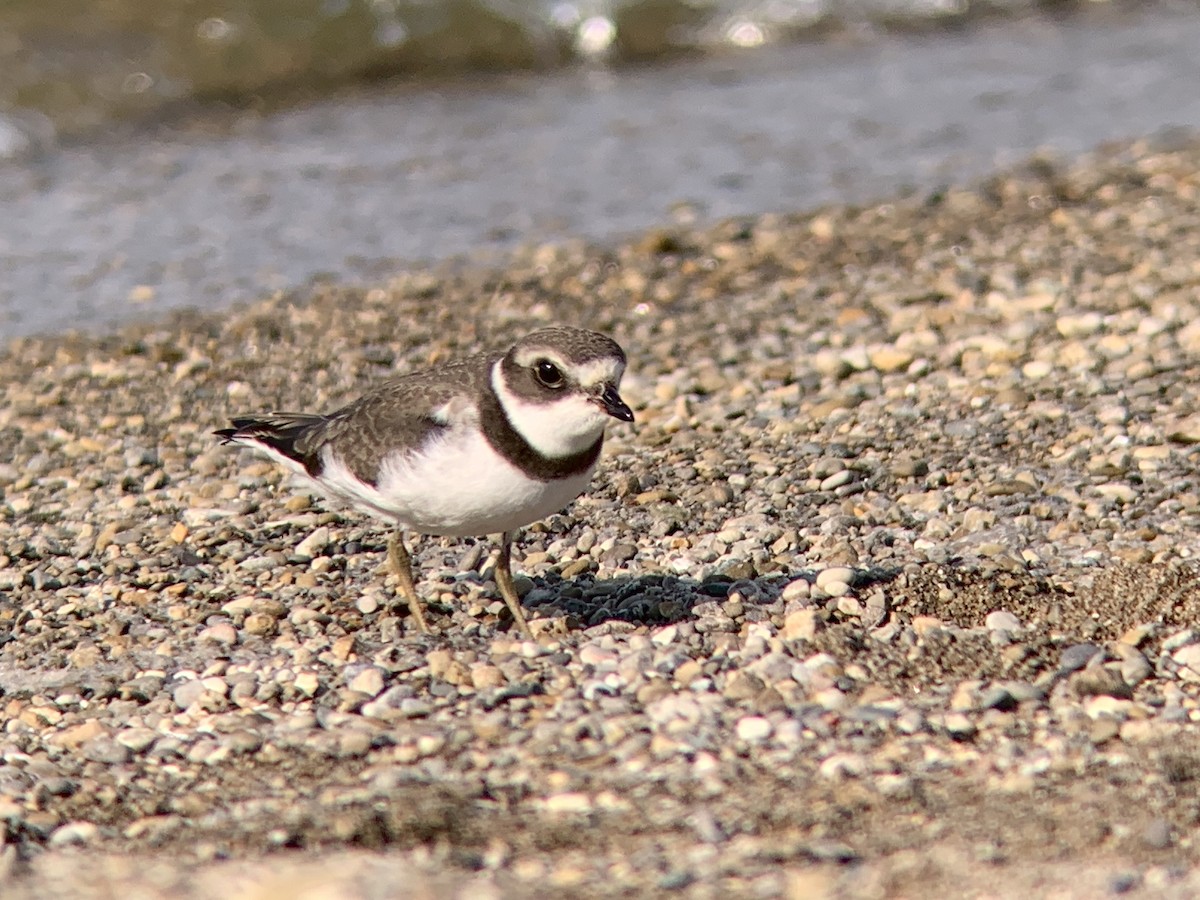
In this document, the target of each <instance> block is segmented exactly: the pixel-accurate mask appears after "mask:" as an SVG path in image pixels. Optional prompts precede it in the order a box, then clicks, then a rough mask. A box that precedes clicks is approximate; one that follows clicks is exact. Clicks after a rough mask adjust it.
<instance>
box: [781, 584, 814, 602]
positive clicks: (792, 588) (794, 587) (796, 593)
mask: <svg viewBox="0 0 1200 900" xmlns="http://www.w3.org/2000/svg"><path fill="white" fill-rule="evenodd" d="M811 591H812V585H810V584H809V583H808V581H807V580H806V579H804V578H797V579H796V580H795V581H789V582H788V583H787V584H786V585H784V588H783V592H782V593H781V594H780V598H781V599H782V600H783V601H784V602H785V603H791V602H793V601H797V600H807V599H808V598H809V594H810V593H811Z"/></svg>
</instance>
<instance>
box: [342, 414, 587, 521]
mask: <svg viewBox="0 0 1200 900" xmlns="http://www.w3.org/2000/svg"><path fill="white" fill-rule="evenodd" d="M324 462H325V468H324V470H323V471H322V473H321V482H322V486H323V487H324V489H325V490H326V491H328V492H330V493H334V494H336V495H338V496H341V497H343V498H344V499H346V500H349V501H350V502H351V503H353V504H354V505H355V506H356V507H358V508H359V509H360V510H362V511H364V512H366V513H370V514H373V515H377V516H382V517H384V518H388V519H391V520H393V521H395V522H397V523H398V524H399V525H400V526H401V527H403V528H406V529H410V530H412V531H417V532H420V533H422V534H439V535H451V536H454V537H465V536H468V535H483V534H494V533H496V532H501V531H511V530H512V529H514V528H519V527H521V526H522V525H528V524H529V523H530V522H536V521H537V520H538V519H542V518H545V517H546V516H548V515H550V514H551V513H555V512H558V511H559V510H561V509H562V508H563V507H565V506H566V505H567V504H568V503H570V502H571V501H572V500H574V499H575V498H576V497H578V496H579V495H580V494H581V493H582V492H583V491H584V489H585V488H586V487H587V485H588V481H590V480H591V477H592V470H593V469H594V468H595V467H594V466H593V467H592V468H590V469H588V471H586V472H584V473H582V474H580V475H576V476H574V477H572V478H567V479H563V480H561V481H551V482H543V481H537V480H535V479H533V478H530V477H528V476H527V475H525V474H524V473H523V472H521V470H520V469H518V468H517V467H516V466H514V465H513V464H512V463H510V462H508V461H507V460H505V459H504V458H503V457H501V456H500V455H499V454H497V453H496V451H495V450H493V449H492V447H491V445H490V444H488V442H487V440H486V439H485V438H484V437H483V435H482V434H481V433H480V432H479V431H478V430H477V429H474V428H455V429H451V430H449V431H447V432H446V434H445V436H444V437H442V438H440V439H438V440H435V441H433V442H431V443H430V444H429V445H428V446H427V447H426V448H425V449H424V450H423V451H422V452H420V453H418V454H413V455H407V456H406V455H402V454H399V453H396V454H393V455H392V456H390V457H388V458H387V459H385V460H384V463H383V466H382V467H381V471H380V476H379V479H378V481H377V485H376V487H374V488H373V487H370V486H369V485H364V484H363V483H362V482H360V481H358V480H357V479H356V478H354V476H353V475H351V474H350V472H349V471H348V470H347V469H346V467H345V466H344V465H343V464H342V463H341V461H340V460H338V459H337V457H335V456H332V455H331V454H329V453H328V451H327V452H326V458H325V460H324Z"/></svg>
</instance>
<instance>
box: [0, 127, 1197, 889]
mask: <svg viewBox="0 0 1200 900" xmlns="http://www.w3.org/2000/svg"><path fill="white" fill-rule="evenodd" d="M1198 289H1200V143H1196V142H1191V141H1189V140H1183V139H1181V140H1178V141H1176V142H1175V143H1174V144H1172V145H1170V146H1167V145H1164V144H1161V143H1160V144H1157V145H1154V146H1151V145H1147V144H1138V145H1133V146H1127V147H1123V148H1114V149H1111V150H1107V151H1104V152H1102V153H1100V154H1098V155H1096V156H1094V157H1091V158H1088V159H1086V160H1081V161H1077V162H1074V163H1071V164H1070V165H1060V164H1056V163H1052V162H1038V163H1034V164H1031V165H1029V166H1028V167H1026V168H1024V169H1022V170H1021V171H1019V172H1016V173H1009V174H1005V175H1003V176H997V177H995V178H994V179H992V180H990V181H988V182H987V183H985V184H982V185H980V186H977V187H976V188H974V189H971V190H963V189H954V190H947V191H944V192H942V193H939V194H938V195H936V196H931V197H922V198H917V199H906V200H899V201H897V202H895V203H891V204H886V205H880V206H876V207H872V208H867V209H851V208H837V209H826V210H822V211H819V212H816V213H813V214H810V215H798V216H782V217H767V218H760V219H757V220H754V221H741V222H732V223H724V224H722V225H720V226H718V227H714V228H712V229H709V230H704V231H695V232H691V231H672V232H659V233H653V234H649V235H645V236H643V237H642V238H641V239H639V240H637V241H634V242H631V243H629V244H627V245H625V246H622V247H619V248H616V249H611V248H610V249H604V250H601V249H597V248H595V247H587V246H582V245H580V246H572V245H567V246H559V247H536V248H529V249H528V250H525V251H522V252H520V253H518V254H516V255H515V256H514V257H513V259H512V260H511V262H510V264H509V265H508V266H507V268H506V270H505V271H503V272H499V271H478V270H473V269H471V268H470V267H469V266H467V265H465V264H462V265H457V264H456V265H451V264H447V265H446V266H444V267H443V268H441V269H437V270H430V271H422V272H413V273H408V274H405V275H403V276H402V277H399V278H397V279H396V280H395V281H394V282H391V283H389V284H386V285H381V286H379V287H377V288H375V289H372V290H367V291H346V290H341V289H336V288H329V289H325V290H322V291H321V292H320V293H319V294H318V295H316V296H311V297H310V296H304V297H298V296H277V297H273V298H269V299H266V300H264V301H262V302H261V303H259V304H257V305H255V306H253V307H249V308H246V309H243V310H240V311H238V312H236V313H233V314H225V315H211V316H208V315H195V316H191V317H188V318H181V319H177V320H173V321H172V322H170V323H169V324H166V325H161V324H160V325H156V326H154V327H148V328H139V329H128V330H125V331H122V332H120V333H117V334H110V335H106V336H101V337H65V338H64V337H54V338H45V339H25V340H21V341H18V342H16V343H13V344H11V345H10V346H9V348H8V349H7V351H6V352H5V353H4V354H3V356H2V357H0V391H3V403H2V404H0V460H2V461H0V523H2V526H3V527H2V528H0V629H2V630H0V644H2V645H0V687H2V689H3V693H2V696H0V704H3V722H4V728H3V734H2V735H0V823H3V828H2V829H0V836H2V837H3V842H4V846H3V850H2V851H0V893H3V895H4V896H5V897H6V898H9V897H12V898H42V897H48V896H72V897H113V896H122V897H129V898H133V897H137V898H142V897H195V898H201V897H203V898H209V897H212V898H217V897H220V898H230V897H254V898H275V897H280V898H283V897H287V898H306V897H313V898H315V897H321V898H343V897H344V898H357V897H393V896H399V895H403V896H462V897H468V896H469V897H491V896H497V897H499V896H526V895H534V896H556V897H558V896H563V897H571V896H581V897H582V896H632V895H642V894H648V893H673V894H677V895H679V896H682V897H725V896H759V897H775V896H791V897H810V896H827V895H828V896H846V897H890V896H898V895H909V896H917V895H919V896H926V897H937V896H943V897H957V896H971V895H983V894H986V895H987V896H991V897H1004V896H1014V897H1016V896H1022V895H1024V896H1028V895H1031V894H1032V895H1039V896H1047V895H1050V894H1052V893H1055V892H1057V894H1056V895H1058V896H1098V895H1102V894H1104V893H1105V892H1108V893H1113V894H1120V893H1129V894H1132V895H1136V896H1176V897H1187V896H1194V895H1195V894H1196V893H1197V892H1198V891H1200V870H1197V869H1195V864H1196V862H1197V861H1198V857H1200V846H1198V845H1197V842H1196V840H1195V837H1194V832H1193V830H1192V829H1193V826H1194V825H1195V823H1196V822H1197V821H1198V820H1200V799H1198V798H1197V791H1198V787H1200V747H1198V745H1197V741H1196V738H1195V736H1194V731H1193V729H1194V727H1195V726H1194V725H1193V722H1194V720H1196V719H1198V718H1200V575H1198V572H1200V570H1198V568H1197V565H1196V563H1195V562H1194V559H1195V557H1196V556H1197V554H1198V553H1200V527H1198V526H1200V482H1198V480H1197V477H1196V475H1195V472H1194V465H1193V463H1194V456H1195V453H1196V445H1197V444H1198V443H1200V413H1198V411H1197V394H1198V393H1200V378H1198V376H1200V290H1198ZM731 313H733V314H732V315H731ZM548 322H571V323H577V324H582V325H586V326H588V327H593V328H597V329H598V330H602V331H605V332H608V333H610V334H612V335H613V336H614V337H616V338H617V339H618V340H619V341H620V342H621V343H622V344H623V345H624V346H625V348H626V349H627V351H628V353H629V356H630V373H629V375H628V376H627V380H626V383H625V386H624V388H623V390H622V393H623V394H624V395H625V397H626V398H627V399H628V400H629V401H630V402H631V404H632V405H633V406H634V407H635V409H636V411H637V415H638V422H637V423H636V425H635V426H634V427H632V428H630V427H617V428H615V429H613V430H612V437H611V439H610V441H609V443H608V446H607V448H606V455H605V462H604V464H603V466H602V469H601V471H600V472H599V474H598V475H597V478H596V480H595V484H594V489H593V490H592V491H591V492H590V493H589V494H588V495H587V496H585V497H583V498H581V499H580V500H579V501H577V502H576V503H575V504H574V505H573V506H572V507H571V508H570V509H569V510H567V511H566V512H564V513H563V514H561V515H556V516H553V517H551V518H550V519H549V520H547V521H545V522H542V523H538V524H536V525H533V526H531V527H530V528H528V529H527V530H526V533H525V535H524V537H523V539H522V540H521V541H520V542H519V545H518V549H517V551H516V563H515V567H516V570H517V571H518V572H520V573H522V578H521V579H520V582H521V583H520V588H521V590H522V591H523V592H524V599H525V604H526V606H527V607H528V609H529V612H530V615H531V616H532V618H533V622H532V624H533V627H534V629H535V631H536V633H537V635H538V640H537V641H536V642H523V641H520V640H518V639H517V638H515V636H514V635H513V634H512V633H511V632H509V631H508V628H507V625H508V622H507V621H506V614H505V610H504V605H503V603H502V602H501V601H500V600H499V598H498V595H497V593H496V590H495V586H494V583H493V582H492V580H491V566H492V557H491V552H492V548H491V546H490V545H489V544H488V543H487V542H486V541H479V542H474V543H472V542H470V541H449V540H435V539H426V540H425V541H423V542H422V543H421V544H420V545H419V550H418V552H417V553H416V554H415V559H416V560H417V562H418V564H419V565H420V567H421V571H422V574H423V576H424V578H423V581H422V588H423V591H424V592H425V595H426V596H427V597H429V598H430V599H431V600H432V601H433V604H432V609H431V613H432V621H433V622H435V623H436V624H437V625H438V626H439V627H440V628H441V630H442V633H441V635H439V636H433V637H423V636H419V635H416V634H414V633H413V632H412V629H411V627H410V621H409V619H408V617H407V616H406V614H405V609H404V607H403V605H402V604H398V603H397V601H396V600H395V599H394V595H393V586H392V585H391V584H390V583H389V582H388V581H387V580H385V579H384V576H383V575H382V573H381V572H380V567H381V564H382V557H383V548H384V543H385V539H386V534H385V532H384V531H383V529H381V528H380V527H379V526H378V525H375V524H372V523H368V522H365V521H362V520H360V519H358V518H356V517H354V516H353V515H345V516H344V515H342V514H341V512H340V511H338V510H335V509H331V508H329V507H327V506H325V505H323V504H322V503H320V502H314V501H313V500H311V499H310V498H309V497H307V496H306V495H304V494H298V493H296V492H295V491H294V490H293V489H292V488H291V487H290V486H289V485H288V483H287V477H286V475H285V474H284V473H282V472H281V471H280V470H278V469H277V468H275V467H274V466H272V465H271V464H269V463H266V462H263V461H260V460H258V459H257V458H255V457H254V456H253V455H251V454H249V453H244V452H239V451H235V450H232V449H230V448H227V447H220V446H218V445H217V442H216V441H214V440H213V438H212V437H211V436H210V432H211V430H212V429H213V428H214V427H218V426H219V425H221V424H223V423H224V421H225V419H226V417H227V416H228V415H229V414H230V413H231V412H236V411H255V410H264V409H270V408H279V407H283V408H295V407H301V408H315V409H323V408H331V407H333V406H335V405H337V404H339V403H341V402H343V401H344V400H346V399H348V398H350V397H351V396H353V395H354V394H355V393H356V392H358V391H359V390H360V389H361V388H362V387H363V385H365V384H366V383H368V382H369V381H371V380H372V379H375V378H378V377H380V376H382V375H384V374H386V373H388V372H389V371H392V370H393V369H397V368H401V369H408V368H412V367H415V366H420V365H424V364H427V363H431V362H436V361H438V360H441V359H444V358H446V357H447V356H449V355H452V354H456V353H459V352H463V351H467V350H473V349H476V348H478V347H480V346H496V345H500V344H503V343H504V342H506V341H507V340H509V339H511V338H512V337H514V336H516V335H518V334H520V333H522V332H524V331H527V330H530V329H531V328H532V327H534V326H536V325H541V324H544V323H548Z"/></svg>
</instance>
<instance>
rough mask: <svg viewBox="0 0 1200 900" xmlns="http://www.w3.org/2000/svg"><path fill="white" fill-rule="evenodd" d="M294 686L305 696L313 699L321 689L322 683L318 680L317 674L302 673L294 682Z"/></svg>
mask: <svg viewBox="0 0 1200 900" xmlns="http://www.w3.org/2000/svg"><path fill="white" fill-rule="evenodd" d="M292 685H293V686H294V687H295V688H296V690H298V691H299V692H300V693H301V694H303V695H304V696H306V697H312V696H313V695H315V694H316V693H317V690H318V689H319V688H320V687H321V682H320V679H318V678H317V676H316V673H314V672H301V673H300V674H299V675H297V676H296V680H295V681H293V682H292Z"/></svg>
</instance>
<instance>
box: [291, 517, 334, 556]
mask: <svg viewBox="0 0 1200 900" xmlns="http://www.w3.org/2000/svg"><path fill="white" fill-rule="evenodd" d="M327 546H329V526H328V525H322V526H321V527H320V528H316V529H314V530H313V532H312V533H311V534H310V535H309V536H308V537H306V538H305V539H304V540H302V541H301V542H300V543H299V544H297V545H296V548H295V550H294V551H293V552H294V553H295V554H296V556H299V557H302V558H304V559H312V558H313V557H315V556H320V555H321V551H322V550H324V549H325V548H326V547H327Z"/></svg>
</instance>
